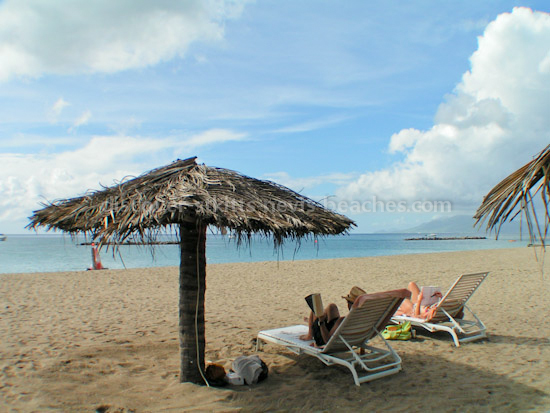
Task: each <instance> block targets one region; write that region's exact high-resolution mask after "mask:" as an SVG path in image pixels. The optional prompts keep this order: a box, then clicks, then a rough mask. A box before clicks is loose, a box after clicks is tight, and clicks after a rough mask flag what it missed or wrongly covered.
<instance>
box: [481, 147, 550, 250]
mask: <svg viewBox="0 0 550 413" xmlns="http://www.w3.org/2000/svg"><path fill="white" fill-rule="evenodd" d="M537 193H539V194H540V197H541V200H542V208H543V211H544V225H542V222H540V221H539V217H537V214H536V211H535V205H534V199H533V198H534V196H535V195H536V194H537ZM549 197H550V145H548V146H547V147H546V148H545V149H544V150H542V151H541V152H540V153H539V154H538V155H537V156H536V157H535V158H534V159H533V160H532V161H531V162H529V163H527V164H526V165H524V166H523V167H521V168H519V169H518V170H517V171H515V172H513V173H512V174H510V175H509V176H508V177H506V178H505V179H504V180H502V181H501V182H500V183H498V184H497V185H496V186H495V187H494V188H493V189H491V191H490V192H489V193H488V194H487V195H486V196H485V198H484V199H483V203H482V204H481V205H480V206H479V208H478V209H477V211H476V213H475V215H474V218H475V219H476V220H477V221H476V225H477V224H480V223H482V222H483V221H485V220H486V219H488V221H487V230H491V229H495V228H496V233H497V236H498V232H499V230H500V227H501V226H502V224H503V223H504V222H506V221H511V220H512V219H514V218H515V217H516V216H517V215H518V214H520V213H521V212H522V211H523V212H524V213H525V218H526V221H527V229H528V230H529V234H530V236H531V240H532V241H534V240H535V238H536V237H537V236H538V238H539V239H540V240H541V241H542V242H543V244H544V240H545V239H546V234H547V231H548V226H549V223H550V214H549V211H548V200H549Z"/></svg>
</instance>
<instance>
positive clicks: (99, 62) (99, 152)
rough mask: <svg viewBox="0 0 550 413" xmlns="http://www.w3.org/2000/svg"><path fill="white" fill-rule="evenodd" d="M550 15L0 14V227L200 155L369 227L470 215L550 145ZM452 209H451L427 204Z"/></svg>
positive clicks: (514, 9)
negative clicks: (396, 207)
mask: <svg viewBox="0 0 550 413" xmlns="http://www.w3.org/2000/svg"><path fill="white" fill-rule="evenodd" d="M549 12H550V5H549V4H548V2H546V1H486V2H478V1H461V2H450V1H444V2H442V1H435V0H434V1H414V2H403V1H386V2H374V1H345V2H342V1H315V2H314V1H286V0H278V1H256V2H253V1H247V2H240V1H223V0H217V1H214V0H212V1H186V2H169V1H157V2H148V1H136V0H131V1H130V0H128V1H125V0H120V1H117V2H112V1H95V2H80V3H79V2H74V1H68V0H58V1H55V2H46V3H44V2H42V1H39V0H24V1H21V0H17V1H2V2H0V104H1V107H2V111H0V232H3V233H25V232H26V230H24V226H25V225H26V224H27V223H28V220H27V217H28V216H29V215H30V214H31V212H32V210H34V209H37V208H38V207H39V202H42V201H44V200H48V201H51V200H55V199H58V198H62V197H72V196H76V195H80V194H82V193H83V192H85V191H86V190H87V189H97V188H99V187H100V184H104V185H110V184H112V183H113V182H114V181H115V180H120V179H122V178H123V177H125V176H128V175H137V174H140V173H142V172H144V171H147V170H149V169H152V168H155V167H158V166H161V165H164V164H167V163H169V162H171V161H173V160H175V159H177V158H186V157H190V156H198V158H199V161H200V162H204V163H206V164H208V165H211V166H219V167H224V168H229V169H234V170H237V171H239V172H241V173H244V174H246V175H250V176H253V177H256V178H261V179H270V180H273V181H275V182H278V183H280V184H283V185H286V186H289V187H291V188H292V189H294V190H297V191H299V192H301V193H303V194H305V195H307V196H310V197H312V198H314V199H317V200H319V201H321V202H323V203H325V204H327V205H328V206H330V207H333V208H335V209H337V210H338V211H339V212H342V213H344V214H346V215H348V216H350V217H351V218H352V219H354V220H356V222H357V223H358V228H357V230H356V231H357V232H377V231H384V230H392V229H403V228H408V227H412V226H415V225H417V224H419V223H422V222H426V221H429V220H430V219H432V218H440V217H444V216H452V215H459V214H473V212H474V211H475V209H476V207H477V206H478V205H479V203H480V202H481V200H482V197H483V195H484V194H486V193H487V192H488V191H489V190H490V189H491V188H492V186H493V185H495V184H496V183H497V182H499V181H500V180H501V179H502V178H504V177H505V176H506V175H507V174H508V173H510V172H512V171H513V170H514V169H517V168H518V167H520V166H521V165H523V164H524V163H526V162H527V161H529V160H530V159H531V157H532V156H533V155H535V154H536V153H538V151H540V150H542V149H543V148H544V147H545V146H546V145H547V144H548V143H550V132H549V131H550V116H548V114H549V112H548V107H550V15H549V14H548V13H549ZM327 200H329V201H330V202H329V201H327ZM439 201H441V202H448V203H449V204H450V205H452V208H451V209H450V210H448V209H443V210H438V209H437V208H427V207H428V206H429V203H430V202H432V203H434V202H439ZM376 202H379V203H378V204H376ZM388 202H395V203H401V204H400V205H406V206H407V208H408V207H410V206H411V205H413V204H414V203H415V202H416V203H417V205H420V204H418V203H423V204H422V205H423V206H424V207H425V208H423V209H422V210H415V212H411V211H410V210H409V211H407V212H394V211H391V212H388V209H389V208H387V205H388V204H387V203H388ZM372 205H378V208H377V211H376V212H373V211H372V210H370V209H369V206H372ZM432 205H433V204H432ZM384 208H385V209H386V210H385V211H384V212H381V211H380V210H381V209H384ZM409 209H410V208H409Z"/></svg>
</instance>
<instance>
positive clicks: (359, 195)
mask: <svg viewBox="0 0 550 413" xmlns="http://www.w3.org/2000/svg"><path fill="white" fill-rule="evenodd" d="M549 56H550V15H549V14H546V13H541V12H533V11H531V10H530V9H526V8H516V9H514V10H513V12H512V13H506V14H501V15H499V16H498V17H497V18H496V19H495V20H494V21H493V22H491V23H490V24H489V25H488V26H487V28H486V30H485V32H484V34H483V36H481V37H480V38H479V47H478V50H477V51H476V52H475V53H474V54H473V55H472V56H471V59H470V60H471V70H470V71H468V72H466V73H465V74H464V75H463V78H462V81H461V82H460V83H459V84H458V85H457V87H456V89H455V91H454V92H453V94H451V95H450V96H448V97H447V99H446V101H445V102H444V103H442V104H441V105H440V107H439V109H438V112H437V114H436V116H435V122H434V126H433V127H432V128H431V129H429V130H424V131H421V130H417V129H404V130H401V131H400V132H398V133H396V134H394V135H393V136H392V137H391V141H390V144H389V148H388V149H389V152H390V153H398V154H400V155H401V157H402V160H401V161H399V162H396V163H395V164H394V165H393V166H392V167H390V168H387V169H383V170H379V171H374V172H367V173H365V174H362V175H361V176H360V177H359V178H358V179H357V180H356V181H355V182H353V183H351V184H349V185H347V186H345V187H344V188H342V189H341V190H340V191H339V192H338V196H339V197H340V198H343V199H348V200H352V199H353V200H361V199H369V198H370V197H372V196H373V195H374V196H377V197H378V198H384V199H393V200H450V201H452V202H453V203H454V207H455V210H456V209H461V208H462V209H464V210H467V211H472V210H473V209H475V207H476V206H477V205H479V204H480V203H481V201H482V197H483V195H485V194H486V193H487V192H488V191H489V190H490V189H491V188H492V187H493V186H494V185H495V184H497V183H498V182H499V181H500V180H501V179H503V178H504V177H505V176H507V175H508V174H510V173H511V172H513V171H514V170H515V169H517V168H518V167H520V166H521V165H523V164H525V163H527V162H528V161H529V160H530V159H531V157H532V156H534V155H535V154H537V153H538V151H540V150H542V149H543V148H544V147H545V146H546V145H547V144H548V142H550V116H548V108H549V107H550V70H548V65H549V64H548V61H549V60H550V58H549Z"/></svg>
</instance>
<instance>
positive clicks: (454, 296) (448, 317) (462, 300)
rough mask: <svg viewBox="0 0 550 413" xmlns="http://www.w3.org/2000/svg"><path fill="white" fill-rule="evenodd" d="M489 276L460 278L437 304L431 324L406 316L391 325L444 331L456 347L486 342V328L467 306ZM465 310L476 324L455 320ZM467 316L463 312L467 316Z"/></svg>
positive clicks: (481, 274) (471, 321) (472, 275)
mask: <svg viewBox="0 0 550 413" xmlns="http://www.w3.org/2000/svg"><path fill="white" fill-rule="evenodd" d="M488 274H489V273H488V272H480V273H475V274H463V275H461V276H460V277H458V278H457V280H456V281H455V282H454V283H453V285H452V286H451V288H449V290H448V291H447V293H446V294H445V295H444V296H443V298H442V299H441V300H440V301H439V303H438V304H437V310H436V312H435V313H434V316H433V318H432V319H431V320H430V321H426V320H424V319H422V318H415V317H409V316H405V315H398V316H394V317H392V321H393V322H394V323H402V322H404V321H410V322H411V324H412V325H413V326H415V327H422V328H424V329H426V330H428V331H429V332H431V333H433V332H435V331H445V332H447V333H449V334H450V335H451V336H452V338H453V342H454V344H455V346H457V347H460V343H467V342H470V341H474V340H479V339H481V338H484V337H486V336H487V334H486V327H485V324H483V322H482V321H481V320H480V319H479V317H478V316H477V315H476V314H475V313H474V312H473V311H472V310H471V309H470V307H468V306H467V305H466V303H467V302H468V300H469V299H470V297H471V296H472V295H473V294H474V292H475V291H476V290H477V289H478V288H479V286H480V285H481V283H482V282H483V280H485V278H486V277H487V275H488ZM462 310H466V311H468V313H469V314H468V315H470V316H472V317H473V320H468V319H460V318H456V316H457V315H458V314H459V313H460V312H461V311H462ZM466 315H467V314H466V312H464V316H466Z"/></svg>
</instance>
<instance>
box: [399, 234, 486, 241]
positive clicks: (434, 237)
mask: <svg viewBox="0 0 550 413" xmlns="http://www.w3.org/2000/svg"><path fill="white" fill-rule="evenodd" d="M460 239H487V237H438V236H431V235H430V236H425V237H418V238H405V241H448V240H460Z"/></svg>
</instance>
